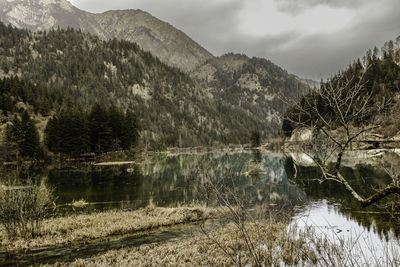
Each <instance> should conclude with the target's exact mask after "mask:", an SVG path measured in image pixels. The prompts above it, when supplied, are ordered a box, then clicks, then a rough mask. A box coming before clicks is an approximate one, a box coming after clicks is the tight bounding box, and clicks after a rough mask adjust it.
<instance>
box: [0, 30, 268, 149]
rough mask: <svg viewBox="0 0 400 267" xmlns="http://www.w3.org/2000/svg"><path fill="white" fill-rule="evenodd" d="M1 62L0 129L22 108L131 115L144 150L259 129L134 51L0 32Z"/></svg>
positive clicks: (241, 137) (68, 35)
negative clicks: (71, 106)
mask: <svg viewBox="0 0 400 267" xmlns="http://www.w3.org/2000/svg"><path fill="white" fill-rule="evenodd" d="M0 62H1V66H0V77H3V78H4V79H3V80H2V81H1V84H0V86H1V88H0V90H1V92H2V98H1V99H0V100H1V103H0V104H1V108H0V109H1V112H0V114H1V120H2V123H6V122H10V121H11V120H12V118H13V114H15V113H16V112H17V113H19V114H21V112H22V110H21V102H22V103H25V104H28V105H29V106H30V107H32V114H31V115H34V116H36V115H38V114H40V115H41V116H51V115H53V114H54V113H58V112H59V111H60V109H61V108H62V107H63V106H66V104H67V103H76V104H77V105H81V106H82V107H83V108H84V109H90V108H91V106H92V105H94V104H95V103H99V104H101V105H105V106H109V105H115V106H117V107H119V108H121V110H122V111H123V112H126V111H130V112H132V113H134V114H135V115H136V117H137V119H138V124H139V125H140V126H141V130H140V133H139V134H140V137H141V141H142V142H143V143H144V144H145V145H146V146H147V147H149V148H160V147H165V146H196V145H212V144H216V143H220V144H221V143H223V144H227V143H244V142H248V140H249V137H250V133H251V131H253V130H257V129H265V125H263V123H261V122H259V121H257V120H256V119H255V118H253V117H252V116H251V115H249V114H247V112H245V111H243V110H241V109H238V108H236V107H235V106H232V105H230V104H227V103H224V102H223V101H221V100H218V99H214V98H213V97H212V96H209V94H208V93H207V92H206V91H205V90H204V89H203V88H202V87H201V86H200V85H199V84H197V83H196V82H195V81H193V80H192V79H191V78H190V77H189V76H188V75H187V74H185V73H183V72H181V71H180V70H178V69H176V68H172V67H169V66H167V65H165V64H163V63H161V62H160V61H159V60H158V59H157V58H155V57H153V56H152V55H151V54H150V53H148V52H144V51H143V50H142V49H141V48H139V47H138V46H137V45H136V44H134V43H130V42H126V41H120V40H110V41H102V40H100V39H98V38H97V37H94V36H92V35H90V34H85V33H82V32H81V31H80V30H74V29H58V30H51V31H49V32H37V33H32V32H29V31H27V30H20V29H16V28H13V27H11V26H6V25H4V24H0ZM17 77H18V78H17ZM3 92H4V94H3ZM232 118H235V119H232Z"/></svg>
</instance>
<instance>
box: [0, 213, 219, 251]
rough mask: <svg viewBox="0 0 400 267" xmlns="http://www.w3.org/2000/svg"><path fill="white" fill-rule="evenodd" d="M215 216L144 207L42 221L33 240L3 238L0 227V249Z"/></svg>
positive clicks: (42, 245)
mask: <svg viewBox="0 0 400 267" xmlns="http://www.w3.org/2000/svg"><path fill="white" fill-rule="evenodd" d="M219 214H220V213H219V212H218V211H217V210H213V209H208V208H204V207H181V208H158V207H147V208H144V209H140V210H136V211H125V212H123V211H107V212H101V213H95V214H90V215H71V216H68V217H58V218H50V219H46V220H44V222H43V224H42V227H41V229H40V231H39V233H38V234H37V235H36V236H35V237H33V238H22V237H18V238H15V239H12V238H7V235H6V232H5V230H4V229H3V228H0V239H1V247H0V250H1V251H11V250H32V249H38V248H45V247H54V246H62V245H67V244H72V243H78V242H90V241H94V240H101V239H106V238H109V237H111V236H119V235H127V234H134V233H139V232H142V231H147V230H152V229H156V228H159V227H162V226H172V225H176V224H181V223H187V222H195V221H200V220H205V219H208V218H213V217H216V216H218V215H219Z"/></svg>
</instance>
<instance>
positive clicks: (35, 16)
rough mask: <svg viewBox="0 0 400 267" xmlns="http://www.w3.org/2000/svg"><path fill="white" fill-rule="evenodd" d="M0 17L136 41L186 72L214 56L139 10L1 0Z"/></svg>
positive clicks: (37, 27)
mask: <svg viewBox="0 0 400 267" xmlns="http://www.w3.org/2000/svg"><path fill="white" fill-rule="evenodd" d="M0 18H1V20H2V21H3V22H4V23H6V24H11V25H13V26H15V27H18V28H26V29H29V30H33V31H44V30H49V29H55V28H57V27H61V28H67V27H72V28H75V29H81V30H82V31H84V32H88V33H91V34H94V35H96V36H99V37H100V38H101V39H103V40H109V39H114V38H116V39H119V40H126V41H131V42H136V43H137V44H139V46H140V47H141V48H143V49H144V50H146V51H149V52H151V53H152V54H153V55H154V56H157V57H158V58H159V59H160V60H161V61H162V62H164V63H167V64H168V65H170V66H174V67H178V68H180V69H181V70H183V71H185V72H188V71H191V70H193V69H194V68H195V67H197V66H198V65H200V64H202V63H203V62H205V61H206V60H208V59H211V58H213V55H212V54H211V53H210V52H208V51H207V50H206V49H204V48H203V47H201V46H200V45H199V44H197V43H196V42H194V41H193V40H192V39H191V38H190V37H189V36H187V35H186V34H185V33H183V32H182V31H180V30H178V29H176V28H174V27H173V26H172V25H170V24H168V23H166V22H163V21H161V20H159V19H157V18H155V17H153V16H152V15H150V14H149V13H147V12H144V11H141V10H117V11H107V12H105V13H102V14H93V13H89V12H86V11H83V10H80V9H78V8H76V7H74V6H73V5H72V4H71V3H69V2H68V1H66V0H0Z"/></svg>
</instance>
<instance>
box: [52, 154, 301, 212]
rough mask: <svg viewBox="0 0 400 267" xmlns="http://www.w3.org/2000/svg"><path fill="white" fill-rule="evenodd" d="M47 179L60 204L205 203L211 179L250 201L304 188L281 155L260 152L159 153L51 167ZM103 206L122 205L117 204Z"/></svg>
mask: <svg viewBox="0 0 400 267" xmlns="http://www.w3.org/2000/svg"><path fill="white" fill-rule="evenodd" d="M131 169H133V170H134V171H133V172H130V170H131ZM127 170H129V171H127ZM48 183H49V184H50V185H52V186H53V187H55V191H56V195H57V196H58V199H57V201H58V203H71V202H72V201H73V200H79V199H81V198H84V199H85V200H86V201H88V202H121V201H125V202H126V203H128V204H125V206H126V207H130V208H136V207H142V206H145V205H147V204H148V203H149V201H150V200H151V201H152V202H153V203H154V204H156V205H159V206H176V205H178V204H184V203H186V204H187V203H193V202H200V203H205V202H206V190H205V188H206V187H205V185H207V184H209V183H212V184H225V185H226V186H228V187H229V188H232V189H234V191H235V192H237V194H238V195H240V196H241V197H243V198H245V199H246V201H248V203H249V204H254V203H262V202H265V201H270V200H271V201H278V200H279V201H280V200H290V201H291V202H292V203H293V204H300V203H302V202H304V200H305V195H304V193H302V192H301V191H300V190H298V189H297V188H296V187H294V186H292V185H290V184H289V183H288V181H287V178H286V175H285V171H284V168H283V164H282V162H281V159H280V157H279V156H278V155H272V154H262V153H260V152H259V151H254V152H252V153H236V154H226V153H207V154H201V155H178V156H170V157H169V156H165V155H164V156H163V155H158V156H155V157H154V158H152V159H151V160H149V161H146V162H144V163H142V164H140V165H136V166H133V168H132V167H130V166H113V167H88V168H86V169H78V170H52V171H51V172H50V174H49V176H48ZM103 207H104V208H111V207H121V203H109V204H108V205H103Z"/></svg>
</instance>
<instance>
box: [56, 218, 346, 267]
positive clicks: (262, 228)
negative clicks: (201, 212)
mask: <svg viewBox="0 0 400 267" xmlns="http://www.w3.org/2000/svg"><path fill="white" fill-rule="evenodd" d="M244 229H245V231H246V233H248V237H249V239H248V240H247V241H246V239H244V238H243V235H242V230H243V229H239V228H238V227H237V226H236V225H234V224H232V223H231V224H228V225H226V226H225V227H221V228H220V229H217V230H214V231H212V232H210V233H207V234H204V235H199V236H194V237H190V238H188V239H185V240H178V241H173V242H168V243H165V244H151V245H144V246H141V247H137V248H127V249H119V250H112V251H109V252H106V253H104V254H100V255H97V256H94V257H92V258H89V259H78V260H76V261H75V262H73V263H58V264H56V266H258V265H257V263H256V257H257V260H258V264H261V265H262V266H287V265H288V266H304V265H307V266H315V265H318V264H319V265H324V264H328V265H329V263H328V262H325V263H324V262H322V261H321V262H319V261H320V260H321V258H322V257H324V258H328V257H327V255H329V257H331V258H332V261H333V260H334V259H338V258H340V252H339V250H336V249H335V248H334V247H330V246H329V245H327V244H324V241H323V240H322V239H315V242H309V239H308V238H307V237H310V236H311V235H310V233H307V234H306V233H304V232H303V233H299V232H296V231H293V232H288V231H287V225H286V224H283V223H271V222H264V223H246V224H245V225H244ZM249 242H250V243H251V245H254V250H252V251H251V250H249ZM330 263H334V262H330Z"/></svg>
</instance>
